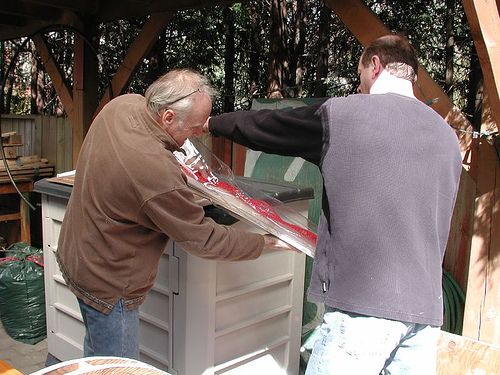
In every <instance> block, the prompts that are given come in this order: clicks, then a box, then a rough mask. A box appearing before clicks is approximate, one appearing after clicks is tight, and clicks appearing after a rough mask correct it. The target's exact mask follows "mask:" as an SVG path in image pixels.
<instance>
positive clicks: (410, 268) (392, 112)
mask: <svg viewBox="0 0 500 375" xmlns="http://www.w3.org/2000/svg"><path fill="white" fill-rule="evenodd" d="M417 69H418V63H417V58H416V55H415V51H414V49H413V48H412V46H411V45H410V44H409V43H408V41H407V40H406V39H405V38H404V37H402V36H399V35H387V36H383V37H381V38H378V39H376V40H375V41H374V42H372V43H371V44H370V45H369V46H368V47H367V48H366V49H365V51H364V53H363V55H362V56H361V59H360V62H359V67H358V74H359V76H360V85H359V88H358V92H359V94H358V95H350V96H348V97H344V98H331V99H329V100H327V101H325V102H324V103H323V104H321V105H316V106H309V107H302V108H298V109H293V110H275V111H271V110H262V111H256V112H255V111H249V112H234V113H229V114H224V115H221V116H218V117H212V118H210V119H209V122H208V123H207V126H206V127H205V128H206V129H207V128H208V129H209V131H210V132H211V133H212V134H214V135H218V136H224V137H228V138H231V139H233V140H235V141H237V142H239V143H242V144H244V145H246V146H249V147H251V148H254V149H258V150H262V151H266V152H271V153H279V154H283V155H292V156H301V157H303V158H305V159H307V160H309V161H311V162H313V163H315V164H317V165H318V166H319V167H320V169H321V173H322V175H323V178H324V197H323V207H322V214H321V217H320V223H319V228H318V244H317V249H316V255H315V260H314V268H313V274H312V279H311V284H310V289H309V293H308V296H309V299H310V300H312V301H315V302H322V303H324V304H325V305H326V313H325V316H324V323H323V325H322V327H321V337H320V338H319V339H318V340H317V342H316V343H315V346H314V348H313V352H312V355H311V358H310V361H309V363H308V367H307V372H306V374H307V375H316V374H318V375H319V374H363V375H370V374H373V375H379V374H415V375H416V374H419V375H420V374H433V373H435V371H436V342H437V339H438V336H439V326H441V324H442V322H443V298H442V289H441V263H442V259H443V255H444V251H445V248H446V242H447V239H448V232H449V228H450V220H451V215H452V211H453V206H454V203H455V199H456V194H457V190H458V183H459V178H460V172H461V157H460V151H459V146H458V142H457V137H456V135H455V134H454V132H453V130H452V129H451V128H450V127H449V126H448V124H446V123H445V122H444V121H443V119H442V118H441V117H440V116H439V115H438V114H437V113H436V112H434V111H433V110H432V108H430V107H428V106H427V105H425V104H423V103H421V102H420V101H418V100H417V99H416V98H415V97H414V95H413V84H414V82H415V80H416V78H417V77H416V72H417Z"/></svg>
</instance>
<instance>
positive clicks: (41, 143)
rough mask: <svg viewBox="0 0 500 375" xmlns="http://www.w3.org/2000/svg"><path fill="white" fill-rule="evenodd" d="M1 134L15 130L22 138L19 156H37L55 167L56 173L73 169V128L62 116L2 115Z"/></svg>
mask: <svg viewBox="0 0 500 375" xmlns="http://www.w3.org/2000/svg"><path fill="white" fill-rule="evenodd" d="M0 125H1V133H7V132H11V131H15V132H17V133H18V134H20V135H21V137H22V142H23V146H20V147H18V149H17V152H18V155H19V156H28V155H40V157H42V158H46V159H48V161H49V163H51V164H54V165H55V167H56V173H60V172H64V171H68V170H71V169H73V147H72V129H71V124H70V123H69V120H68V119H67V118H65V117H56V116H43V115H2V116H1V123H0Z"/></svg>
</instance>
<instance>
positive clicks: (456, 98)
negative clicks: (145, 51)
mask: <svg viewBox="0 0 500 375" xmlns="http://www.w3.org/2000/svg"><path fill="white" fill-rule="evenodd" d="M273 1H274V4H275V6H276V4H278V6H280V7H282V10H283V13H284V14H285V18H284V20H283V27H284V28H285V29H284V30H282V31H281V34H280V35H284V36H285V38H286V39H287V40H285V41H284V44H285V46H287V47H286V48H287V53H286V56H282V57H280V58H283V59H285V61H283V62H284V64H283V69H284V71H283V81H281V82H280V85H281V91H282V93H283V95H284V96H285V97H287V96H288V97H294V96H299V97H311V96H313V95H314V90H315V87H316V86H317V85H318V84H319V83H321V82H323V83H324V84H326V89H327V91H326V92H327V95H330V96H333V95H337V96H339V95H340V96H343V95H348V94H351V93H354V92H355V91H356V88H357V85H358V77H357V64H358V59H359V56H360V54H361V52H362V47H361V45H360V44H359V42H357V40H356V39H355V38H354V37H353V35H352V34H351V33H350V31H349V30H347V29H346V28H345V27H344V25H343V24H342V22H341V20H340V19H339V18H338V17H337V16H336V15H335V14H334V13H332V16H331V17H330V19H328V20H327V21H325V20H322V19H321V17H320V14H321V8H322V6H323V3H322V2H321V1H319V0H273ZM273 1H271V0H270V1H264V2H263V1H257V0H250V1H246V2H242V3H236V4H233V5H232V6H231V8H230V9H231V12H232V18H233V19H234V26H235V38H234V44H235V46H234V47H235V48H234V49H235V51H236V56H235V63H234V67H233V70H234V73H235V74H234V76H235V78H234V87H232V89H231V90H227V88H225V87H224V54H225V53H226V51H225V47H224V46H225V40H224V24H223V22H222V20H223V9H224V6H222V5H221V6H213V7H209V8H202V9H190V10H183V11H179V12H177V14H176V15H175V17H174V18H173V19H172V20H171V21H170V22H169V24H168V26H167V27H166V29H165V31H164V33H163V34H162V35H161V36H160V38H159V39H158V42H157V43H156V45H155V47H154V48H153V50H152V51H151V53H150V54H149V55H148V56H146V58H145V59H144V61H143V62H142V64H140V66H138V67H137V70H136V72H135V74H134V75H133V79H132V80H131V82H130V83H129V85H128V87H127V90H126V91H128V92H137V93H143V92H144V90H145V89H146V87H147V86H148V85H149V84H150V83H151V82H152V81H153V80H154V79H156V78H157V77H158V76H159V75H161V74H162V73H163V72H165V71H167V70H169V69H172V68H174V67H191V68H194V69H197V70H199V71H200V72H202V73H204V74H206V75H208V76H209V77H210V79H211V81H212V83H213V85H214V86H215V88H216V89H217V90H218V91H219V96H218V97H217V98H216V100H215V103H214V113H219V112H221V111H222V103H223V99H224V96H225V95H234V96H235V109H245V108H248V107H249V106H250V104H251V100H252V99H253V98H254V97H265V96H267V88H268V82H269V61H270V53H271V51H272V50H273V48H272V46H273V44H274V43H276V40H273V39H272V35H273V30H271V28H272V26H271V25H272V19H271V18H272V16H271V12H270V8H271V3H273ZM366 4H367V5H368V6H369V7H370V8H371V9H372V10H373V11H374V12H375V13H376V14H377V15H378V16H379V17H380V19H381V20H382V21H383V22H384V23H385V24H386V25H387V26H388V27H389V28H390V29H391V30H394V31H400V32H403V33H405V34H406V35H407V36H408V38H409V39H410V41H411V42H412V44H413V45H414V46H415V48H416V50H417V52H418V54H419V57H420V62H421V64H422V65H423V66H424V67H425V68H426V69H427V71H428V72H429V73H430V75H431V76H432V77H433V78H434V79H435V80H436V81H437V82H438V83H439V84H440V85H442V87H447V90H448V91H449V92H448V93H449V94H450V96H451V99H452V101H453V102H454V103H455V104H456V105H457V106H458V107H460V108H461V109H463V110H466V109H467V108H468V110H469V111H472V110H473V109H470V108H472V107H470V106H469V105H468V103H469V102H470V101H471V98H472V97H474V98H475V95H476V92H475V91H474V87H473V85H471V82H470V77H471V71H472V70H473V69H477V64H478V63H477V58H476V59H474V57H475V51H474V46H473V43H472V38H471V35H470V31H469V29H468V27H467V22H466V17H465V13H464V10H463V8H462V4H461V2H460V1H458V0H433V1H416V2H403V1H400V0H383V1H380V0H367V1H366ZM299 5H301V6H302V7H300V6H299ZM301 9H302V11H301ZM450 17H451V18H450ZM450 19H451V20H452V23H451V24H450V23H449V21H450ZM145 21H146V19H145V18H138V19H129V20H120V21H115V22H110V23H106V24H101V25H99V26H98V34H99V39H98V45H97V46H96V50H97V51H98V53H99V57H100V64H99V76H100V79H99V94H100V95H101V94H102V93H103V92H104V89H105V88H106V87H107V86H108V84H109V82H110V80H111V79H112V77H113V75H114V74H115V73H116V71H117V69H118V67H119V66H120V64H121V62H122V60H123V57H124V56H125V55H126V53H127V50H128V48H129V46H130V44H131V43H132V41H133V40H134V38H135V37H136V36H137V35H138V33H139V32H140V30H141V28H142V26H143V24H144V22H145ZM300 22H305V23H306V25H307V27H306V28H305V35H301V34H300V30H299V29H298V25H300ZM322 22H327V23H328V25H327V26H328V27H329V30H330V34H329V35H330V37H329V40H328V43H329V48H328V52H329V56H328V60H327V61H328V72H327V74H326V76H321V75H320V73H318V72H319V71H318V54H319V48H320V47H319V46H320V38H319V29H320V27H322V24H321V23H322ZM450 25H452V26H453V27H452V29H451V33H450V28H449V26H450ZM323 26H325V25H324V24H323ZM45 37H46V39H47V44H48V46H49V49H50V50H51V51H52V54H53V56H54V59H55V60H56V62H57V64H58V65H59V66H60V67H61V71H62V72H63V75H64V77H65V79H66V80H67V82H68V84H69V85H71V84H72V79H73V78H72V76H73V72H72V69H73V54H72V44H73V40H74V32H73V31H71V30H61V31H54V32H51V33H48V34H46V35H45ZM299 38H303V40H302V41H303V43H302V45H301V44H300V43H299V42H300V41H301V40H299ZM450 38H451V39H450ZM450 40H451V41H452V44H451V49H450V48H448V50H447V43H448V44H449V42H450ZM21 43H22V41H9V42H5V43H4V44H5V45H4V48H3V50H2V55H3V59H4V64H2V65H3V66H4V68H5V64H6V63H8V62H9V59H10V58H12V55H13V54H14V53H16V48H18V46H19V45H20V44H21ZM447 51H448V55H447ZM449 51H452V55H451V56H452V57H451V58H452V65H451V67H450V65H449V64H448V65H447V62H448V60H449V59H450V54H449ZM37 59H38V56H37V54H36V53H34V47H33V46H32V45H31V44H28V48H27V51H26V52H25V53H23V54H20V57H19V61H18V62H17V63H16V64H15V72H10V74H11V75H12V76H15V77H16V79H15V80H13V90H12V92H11V95H12V96H11V100H10V102H9V103H8V107H9V108H8V109H9V110H10V111H12V112H15V113H28V112H29V110H30V105H29V102H30V95H31V94H32V93H30V87H31V88H32V89H31V90H33V87H35V86H34V85H33V84H32V81H33V80H35V79H37V80H38V86H39V89H38V90H37V91H36V95H37V96H39V99H38V101H39V102H40V103H41V104H40V105H38V106H37V107H38V108H39V109H38V110H39V111H42V112H47V113H58V112H60V111H61V108H62V107H61V105H60V103H59V101H58V99H57V96H56V93H55V90H54V88H53V87H52V86H51V85H50V79H49V78H48V75H47V74H46V73H44V71H43V68H41V67H38V68H37V69H38V70H39V71H37V73H36V74H34V73H33V72H32V70H33V69H31V68H30V66H31V65H33V64H35V65H36V64H37ZM38 62H39V61H38ZM36 66H38V65H36ZM290 69H294V71H290ZM295 69H297V71H295ZM298 69H300V74H298V72H299V71H298ZM447 74H448V76H450V74H452V80H451V81H450V82H447V78H446V77H447ZM7 78H9V77H7ZM448 81H449V79H448ZM30 83H31V84H30ZM7 89H8V87H7V85H6V87H5V88H4V91H7ZM233 93H234V94H233ZM115 94H116V93H115ZM5 100H6V99H5V98H4V102H5ZM33 108H34V107H33V105H32V106H31V110H33ZM470 115H472V113H470Z"/></svg>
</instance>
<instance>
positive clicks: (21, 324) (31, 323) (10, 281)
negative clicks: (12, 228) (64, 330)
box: [0, 243, 47, 344]
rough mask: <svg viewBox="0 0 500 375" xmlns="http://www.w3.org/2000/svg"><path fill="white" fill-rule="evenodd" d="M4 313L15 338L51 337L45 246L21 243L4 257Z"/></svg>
mask: <svg viewBox="0 0 500 375" xmlns="http://www.w3.org/2000/svg"><path fill="white" fill-rule="evenodd" d="M0 317H1V320H2V324H3V326H4V329H5V332H7V334H8V335H9V336H10V337H12V338H13V339H14V340H17V341H21V342H23V343H26V344H36V343H37V342H39V341H41V340H43V339H44V338H45V337H47V329H46V322H45V289H44V281H43V253H42V250H41V249H38V248H35V247H32V246H29V245H26V244H24V243H17V244H13V245H12V246H10V247H9V248H8V249H7V250H6V251H5V258H0Z"/></svg>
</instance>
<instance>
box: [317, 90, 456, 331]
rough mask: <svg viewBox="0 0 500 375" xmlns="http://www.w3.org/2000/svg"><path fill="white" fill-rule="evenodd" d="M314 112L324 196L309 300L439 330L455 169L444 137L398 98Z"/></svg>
mask: <svg viewBox="0 0 500 375" xmlns="http://www.w3.org/2000/svg"><path fill="white" fill-rule="evenodd" d="M319 112H320V115H321V120H322V125H323V128H324V148H323V151H322V160H321V163H320V168H321V171H322V174H323V177H324V189H325V194H324V202H323V210H322V214H321V218H320V223H319V228H318V245H317V250H316V256H315V259H314V269H313V275H312V279H311V285H310V288H309V299H310V300H312V301H316V302H323V303H325V304H326V305H327V306H330V307H334V308H338V309H341V310H344V311H348V312H354V313H359V314H364V315H369V316H376V317H380V318H386V319H393V320H399V321H404V322H410V323H421V324H429V325H433V326H440V325H441V324H442V322H443V298H442V287H441V266H442V260H443V256H444V251H445V248H446V243H447V239H448V233H449V229H450V220H451V216H452V212H453V206H454V203H455V198H456V195H457V190H458V183H459V178H460V173H461V168H462V163H461V157H460V150H459V146H458V141H457V137H456V135H455V133H454V131H453V129H451V128H450V126H449V125H448V124H446V123H445V122H444V121H443V119H442V118H441V117H440V116H439V115H438V114H437V113H436V112H435V111H434V110H432V109H431V108H429V107H428V106H426V105H424V104H423V103H421V102H420V101H418V100H416V99H412V98H408V97H405V96H401V95H397V94H383V95H351V96H348V97H346V98H332V99H330V100H328V101H327V102H325V103H324V104H323V105H322V106H321V107H320V109H319Z"/></svg>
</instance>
